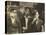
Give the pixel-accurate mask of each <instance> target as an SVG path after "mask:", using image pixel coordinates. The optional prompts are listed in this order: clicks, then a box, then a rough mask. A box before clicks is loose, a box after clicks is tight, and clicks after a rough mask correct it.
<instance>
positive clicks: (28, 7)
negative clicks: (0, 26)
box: [5, 1, 45, 34]
mask: <svg viewBox="0 0 46 35" xmlns="http://www.w3.org/2000/svg"><path fill="white" fill-rule="evenodd" d="M36 32H45V3H35V2H21V1H5V33H6V34H20V33H36Z"/></svg>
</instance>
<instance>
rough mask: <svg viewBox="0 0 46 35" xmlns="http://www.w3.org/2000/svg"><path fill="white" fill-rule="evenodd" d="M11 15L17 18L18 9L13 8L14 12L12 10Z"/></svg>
mask: <svg viewBox="0 0 46 35" xmlns="http://www.w3.org/2000/svg"><path fill="white" fill-rule="evenodd" d="M10 16H11V17H13V18H15V17H16V16H17V11H16V10H13V11H12V12H10Z"/></svg>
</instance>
